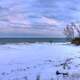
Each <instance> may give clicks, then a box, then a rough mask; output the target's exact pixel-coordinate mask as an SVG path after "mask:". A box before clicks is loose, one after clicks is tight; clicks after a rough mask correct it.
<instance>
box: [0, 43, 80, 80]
mask: <svg viewBox="0 0 80 80" xmlns="http://www.w3.org/2000/svg"><path fill="white" fill-rule="evenodd" d="M57 70H58V71H59V72H60V73H61V74H60V75H56V71H57ZM79 72H80V46H74V45H71V44H68V43H52V44H50V43H35V44H5V45H0V80H79V79H80V73H79ZM63 73H64V74H66V73H67V74H68V75H65V76H64V75H63Z"/></svg>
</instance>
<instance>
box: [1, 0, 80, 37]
mask: <svg viewBox="0 0 80 80" xmlns="http://www.w3.org/2000/svg"><path fill="white" fill-rule="evenodd" d="M70 22H80V1H79V0H0V37H62V36H64V35H63V28H64V27H65V25H66V24H68V23H70Z"/></svg>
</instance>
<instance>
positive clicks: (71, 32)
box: [64, 25, 74, 38]
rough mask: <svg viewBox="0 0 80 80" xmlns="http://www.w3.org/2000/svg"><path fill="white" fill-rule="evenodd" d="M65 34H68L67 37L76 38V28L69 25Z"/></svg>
mask: <svg viewBox="0 0 80 80" xmlns="http://www.w3.org/2000/svg"><path fill="white" fill-rule="evenodd" d="M64 34H65V35H66V36H67V38H74V29H73V26H72V25H67V26H66V27H65V28H64Z"/></svg>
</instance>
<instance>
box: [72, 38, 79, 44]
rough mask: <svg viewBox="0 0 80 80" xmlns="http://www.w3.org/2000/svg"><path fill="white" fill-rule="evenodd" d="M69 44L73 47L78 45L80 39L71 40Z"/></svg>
mask: <svg viewBox="0 0 80 80" xmlns="http://www.w3.org/2000/svg"><path fill="white" fill-rule="evenodd" d="M71 43H72V44H75V45H80V38H74V39H72V41H71Z"/></svg>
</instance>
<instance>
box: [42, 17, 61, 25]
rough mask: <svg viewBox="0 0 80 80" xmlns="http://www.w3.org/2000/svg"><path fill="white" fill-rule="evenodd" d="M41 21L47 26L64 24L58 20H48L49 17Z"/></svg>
mask: <svg viewBox="0 0 80 80" xmlns="http://www.w3.org/2000/svg"><path fill="white" fill-rule="evenodd" d="M41 21H42V22H43V23H45V24H48V25H60V24H62V22H61V21H59V20H57V19H53V18H48V17H44V16H43V17H41Z"/></svg>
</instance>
